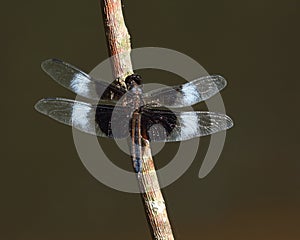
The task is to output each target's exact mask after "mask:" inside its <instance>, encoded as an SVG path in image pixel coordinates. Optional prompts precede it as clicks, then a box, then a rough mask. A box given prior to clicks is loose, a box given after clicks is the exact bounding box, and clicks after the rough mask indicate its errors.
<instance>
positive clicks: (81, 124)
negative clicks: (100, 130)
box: [72, 102, 95, 132]
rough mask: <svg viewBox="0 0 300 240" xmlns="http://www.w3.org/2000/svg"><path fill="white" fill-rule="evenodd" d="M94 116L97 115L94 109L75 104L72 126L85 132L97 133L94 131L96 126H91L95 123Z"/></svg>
mask: <svg viewBox="0 0 300 240" xmlns="http://www.w3.org/2000/svg"><path fill="white" fill-rule="evenodd" d="M93 116H94V117H95V113H94V111H93V108H92V107H91V108H89V107H86V106H84V105H82V104H79V103H76V102H75V104H74V105H73V110H72V125H73V126H74V127H76V128H78V129H81V130H82V131H85V132H95V130H93V128H94V127H95V125H92V124H91V123H93V122H95V121H94V120H93V119H92V117H93Z"/></svg>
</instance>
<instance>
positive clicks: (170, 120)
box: [142, 109, 233, 142]
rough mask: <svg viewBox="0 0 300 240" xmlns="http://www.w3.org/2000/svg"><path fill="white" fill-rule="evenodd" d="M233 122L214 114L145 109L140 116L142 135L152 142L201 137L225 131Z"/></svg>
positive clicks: (226, 117) (224, 116)
mask: <svg viewBox="0 0 300 240" xmlns="http://www.w3.org/2000/svg"><path fill="white" fill-rule="evenodd" d="M232 126H233V121H232V119H231V118H230V117H228V116H227V115H225V114H221V113H215V112H196V111H195V112H175V111H170V110H155V109H145V111H144V112H143V114H142V127H143V129H142V133H143V136H144V137H145V138H147V139H148V140H150V141H152V142H162V141H165V142H176V141H184V140H188V139H192V138H195V137H202V136H207V135H211V134H213V133H217V132H220V131H224V130H227V129H229V128H231V127H232Z"/></svg>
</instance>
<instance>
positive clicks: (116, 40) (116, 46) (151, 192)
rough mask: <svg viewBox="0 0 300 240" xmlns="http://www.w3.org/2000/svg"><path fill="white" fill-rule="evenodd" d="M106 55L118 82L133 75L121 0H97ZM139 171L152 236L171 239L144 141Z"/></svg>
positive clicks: (151, 161)
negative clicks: (102, 23)
mask: <svg viewBox="0 0 300 240" xmlns="http://www.w3.org/2000/svg"><path fill="white" fill-rule="evenodd" d="M100 3H101V9H102V13H103V19H104V27H105V34H106V39H107V44H108V50H109V55H110V56H111V57H112V66H113V71H114V76H115V78H116V79H119V82H120V84H121V85H124V80H125V78H126V77H127V76H129V75H131V74H133V70H132V63H131V58H130V51H131V44H130V35H129V33H128V30H127V28H126V25H125V22H124V17H123V13H122V3H121V0H100ZM142 166H143V169H142V172H140V173H138V174H137V180H138V183H139V187H140V190H141V197H142V200H143V204H144V208H145V212H146V215H147V220H148V223H149V226H150V231H151V234H152V238H153V239H157V240H173V239H174V236H173V233H172V228H171V224H170V221H169V219H168V214H167V209H166V205H165V201H164V198H163V195H162V192H161V190H160V187H159V182H158V178H157V174H156V171H155V165H154V162H153V159H152V155H151V148H150V144H149V142H148V141H145V142H144V147H143V150H142Z"/></svg>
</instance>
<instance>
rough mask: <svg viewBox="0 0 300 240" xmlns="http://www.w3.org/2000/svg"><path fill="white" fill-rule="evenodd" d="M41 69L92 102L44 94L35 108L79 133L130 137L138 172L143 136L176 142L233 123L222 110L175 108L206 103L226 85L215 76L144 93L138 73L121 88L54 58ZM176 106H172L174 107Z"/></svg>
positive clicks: (114, 137) (218, 129)
mask: <svg viewBox="0 0 300 240" xmlns="http://www.w3.org/2000/svg"><path fill="white" fill-rule="evenodd" d="M41 66H42V69H43V70H44V71H45V72H46V73H47V74H48V75H49V76H50V77H51V78H52V79H53V80H55V81H56V82H57V83H59V84H61V85H62V86H64V87H65V88H67V89H69V90H71V91H72V92H74V93H75V94H77V95H79V96H81V97H84V98H85V99H90V100H92V101H96V103H91V102H88V101H86V102H85V101H75V100H71V99H64V98H44V99H41V100H39V101H38V102H37V103H36V105H35V109H36V110H37V111H39V112H40V113H42V114H45V115H47V116H48V117H50V118H52V119H54V120H56V121H58V122H60V123H63V124H66V125H70V126H72V127H74V128H76V129H78V130H80V131H82V132H85V133H88V134H93V135H96V136H98V137H107V138H113V139H123V138H129V139H130V145H131V155H132V159H133V165H134V170H135V172H136V173H139V172H141V170H142V164H141V159H142V157H141V154H142V147H143V143H144V141H145V140H147V141H149V142H176V141H184V140H189V139H192V138H195V137H202V136H207V135H210V134H214V133H217V132H220V131H224V130H227V129H229V128H231V127H232V126H233V121H232V119H231V118H230V117H229V116H227V115H225V114H221V113H216V112H207V111H178V110H176V108H183V107H187V106H192V105H194V104H196V103H198V102H201V101H205V100H207V99H209V98H211V97H212V96H214V95H215V94H217V93H218V92H219V91H221V90H222V89H223V88H224V87H225V86H226V84H227V82H226V80H225V79H224V78H223V77H222V76H219V75H209V76H204V77H200V78H197V79H195V80H193V81H191V82H187V83H185V84H183V85H177V86H167V87H163V88H158V89H154V90H151V91H148V92H145V93H144V92H143V87H142V86H143V84H142V79H141V76H139V75H137V74H132V75H130V76H128V77H127V78H126V79H125V85H126V86H125V87H122V86H120V85H118V84H117V83H115V82H113V83H108V82H105V81H100V80H98V79H94V78H93V77H91V76H90V75H88V74H86V73H85V72H83V71H81V70H80V69H78V68H76V67H75V66H72V65H71V64H69V63H66V62H64V61H61V60H58V59H48V60H46V61H44V62H42V64H41ZM174 108H175V110H174Z"/></svg>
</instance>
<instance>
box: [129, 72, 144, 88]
mask: <svg viewBox="0 0 300 240" xmlns="http://www.w3.org/2000/svg"><path fill="white" fill-rule="evenodd" d="M125 83H126V86H127V89H128V90H131V89H132V88H134V87H136V86H140V85H141V84H142V77H141V76H140V75H138V74H132V75H130V76H128V77H126V79H125Z"/></svg>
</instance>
